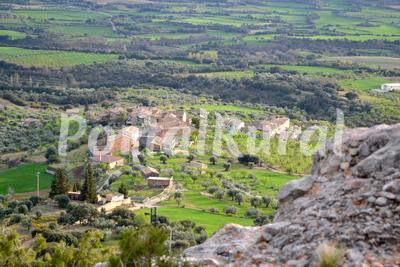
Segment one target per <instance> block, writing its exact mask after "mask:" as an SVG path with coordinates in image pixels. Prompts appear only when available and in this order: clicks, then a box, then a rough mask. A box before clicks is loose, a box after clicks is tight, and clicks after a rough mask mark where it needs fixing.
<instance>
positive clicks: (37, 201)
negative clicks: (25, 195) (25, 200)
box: [29, 196, 43, 207]
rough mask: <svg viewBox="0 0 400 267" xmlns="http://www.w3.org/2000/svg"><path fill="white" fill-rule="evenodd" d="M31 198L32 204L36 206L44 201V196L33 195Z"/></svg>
mask: <svg viewBox="0 0 400 267" xmlns="http://www.w3.org/2000/svg"><path fill="white" fill-rule="evenodd" d="M29 200H30V201H31V202H32V205H33V206H34V207H35V206H37V205H38V204H40V203H41V202H42V201H43V198H41V197H39V196H31V197H30V198H29Z"/></svg>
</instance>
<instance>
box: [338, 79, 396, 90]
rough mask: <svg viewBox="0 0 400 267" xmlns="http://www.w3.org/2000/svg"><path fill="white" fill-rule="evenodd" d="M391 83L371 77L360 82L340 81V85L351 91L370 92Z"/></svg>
mask: <svg viewBox="0 0 400 267" xmlns="http://www.w3.org/2000/svg"><path fill="white" fill-rule="evenodd" d="M390 82H391V81H390V80H387V79H384V78H379V77H370V78H365V79H359V80H343V81H339V84H340V85H341V86H342V87H344V88H346V89H349V90H361V91H369V90H373V89H379V88H381V85H382V84H384V83H390Z"/></svg>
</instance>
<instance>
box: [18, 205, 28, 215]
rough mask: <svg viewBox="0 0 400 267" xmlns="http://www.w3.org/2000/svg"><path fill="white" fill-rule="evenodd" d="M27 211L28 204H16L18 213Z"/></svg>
mask: <svg viewBox="0 0 400 267" xmlns="http://www.w3.org/2000/svg"><path fill="white" fill-rule="evenodd" d="M28 212H29V209H28V206H26V205H25V204H22V205H19V206H18V213H21V214H27V213H28Z"/></svg>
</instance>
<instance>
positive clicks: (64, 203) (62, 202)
mask: <svg viewBox="0 0 400 267" xmlns="http://www.w3.org/2000/svg"><path fill="white" fill-rule="evenodd" d="M54 199H55V200H56V201H57V203H58V207H60V208H62V209H66V208H67V207H68V205H69V202H70V199H69V197H68V196H66V195H58V196H56V197H55V198H54Z"/></svg>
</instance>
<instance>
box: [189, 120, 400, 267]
mask: <svg viewBox="0 0 400 267" xmlns="http://www.w3.org/2000/svg"><path fill="white" fill-rule="evenodd" d="M342 139H343V144H342V147H341V148H340V151H342V154H340V153H337V150H336V148H335V147H334V143H333V141H331V142H329V143H328V144H327V145H326V147H325V149H324V150H321V151H318V152H317V153H316V154H315V155H314V156H313V160H314V164H313V168H312V172H311V175H310V176H306V177H304V178H302V179H299V180H297V181H293V182H291V183H288V184H287V185H285V186H284V187H283V188H282V190H281V191H280V192H279V194H278V199H279V201H280V203H279V209H278V212H277V214H276V215H275V218H274V221H273V223H272V224H268V225H264V226H261V227H242V226H238V225H228V226H226V227H224V228H223V229H222V230H220V231H219V232H218V233H216V234H215V235H214V236H213V237H211V238H210V239H209V240H207V241H206V242H205V243H203V244H201V245H199V246H196V247H193V248H189V249H187V250H186V251H185V252H184V255H185V256H186V257H187V258H188V259H189V261H191V262H194V263H196V264H199V265H203V266H317V265H318V256H317V254H316V249H317V247H318V246H320V245H321V244H324V243H326V244H338V245H340V247H341V249H342V251H343V258H342V260H341V266H346V267H353V266H400V245H399V244H400V223H399V222H400V206H399V203H400V124H399V125H393V126H387V125H380V126H376V127H373V128H370V129H368V128H359V129H348V130H346V131H345V133H344V135H343V138H342ZM211 263H212V264H211ZM213 264H214V265H213Z"/></svg>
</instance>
